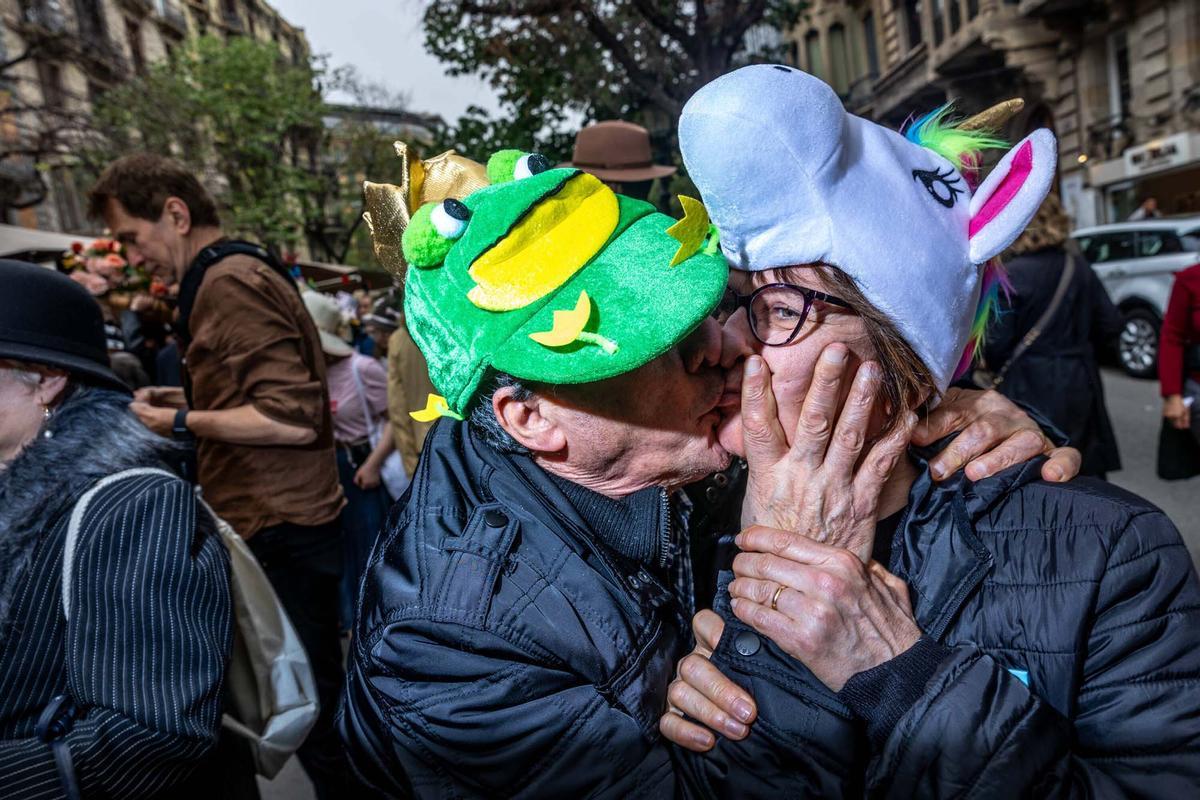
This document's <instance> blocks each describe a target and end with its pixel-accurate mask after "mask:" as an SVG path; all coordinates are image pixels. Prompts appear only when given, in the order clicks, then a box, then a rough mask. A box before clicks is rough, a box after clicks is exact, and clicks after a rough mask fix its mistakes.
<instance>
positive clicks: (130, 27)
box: [125, 17, 146, 75]
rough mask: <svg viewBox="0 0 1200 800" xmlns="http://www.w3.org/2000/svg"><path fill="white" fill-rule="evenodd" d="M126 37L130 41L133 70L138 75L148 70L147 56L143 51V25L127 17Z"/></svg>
mask: <svg viewBox="0 0 1200 800" xmlns="http://www.w3.org/2000/svg"><path fill="white" fill-rule="evenodd" d="M125 39H126V41H128V42H129V57H130V59H131V60H132V61H133V71H134V72H136V73H137V74H138V75H141V74H143V73H145V71H146V57H145V54H143V53H142V26H141V25H139V24H138V23H137V22H135V21H133V20H131V19H130V18H129V17H126V18H125Z"/></svg>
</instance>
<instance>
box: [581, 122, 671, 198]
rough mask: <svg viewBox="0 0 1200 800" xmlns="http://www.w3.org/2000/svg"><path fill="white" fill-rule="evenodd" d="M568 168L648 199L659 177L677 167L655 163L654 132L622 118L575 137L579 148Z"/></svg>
mask: <svg viewBox="0 0 1200 800" xmlns="http://www.w3.org/2000/svg"><path fill="white" fill-rule="evenodd" d="M562 166H564V167H576V168H578V169H581V170H583V171H584V172H590V173H591V174H592V175H595V176H596V177H597V178H599V179H600V180H601V181H603V182H604V183H605V185H607V186H608V188H610V189H612V190H613V191H614V192H617V193H619V194H623V195H625V196H627V197H635V198H637V199H638V200H647V199H649V197H650V189H651V186H652V185H653V183H654V181H655V180H657V179H658V178H669V177H670V176H672V175H674V174H675V172H676V168H675V167H673V166H671V165H668V164H655V163H654V156H653V153H652V152H651V147H650V132H649V131H648V130H646V129H645V128H643V127H642V126H641V125H636V124H634V123H632V122H621V121H619V120H605V121H603V122H596V123H594V124H592V125H588V126H587V127H586V128H583V129H582V130H580V131H579V133H578V134H576V136H575V150H574V152H573V153H572V154H571V160H570V161H569V162H568V163H566V164H563V165H562Z"/></svg>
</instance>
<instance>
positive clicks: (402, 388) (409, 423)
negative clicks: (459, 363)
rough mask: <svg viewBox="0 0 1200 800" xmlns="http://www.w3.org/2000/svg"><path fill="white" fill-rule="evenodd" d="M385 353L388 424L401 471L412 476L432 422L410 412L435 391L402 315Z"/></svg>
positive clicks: (427, 369)
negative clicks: (414, 416)
mask: <svg viewBox="0 0 1200 800" xmlns="http://www.w3.org/2000/svg"><path fill="white" fill-rule="evenodd" d="M387 353H388V355H387V376H388V392H387V397H388V420H389V421H390V423H391V424H390V425H389V427H390V428H391V430H392V440H393V441H394V442H395V443H396V449H397V450H399V451H400V458H401V459H402V460H403V461H404V472H405V473H406V474H408V475H410V476H411V475H415V474H416V471H417V461H419V460H420V458H421V449H422V448H423V447H424V446H425V436H426V435H427V434H428V433H429V429H430V428H432V427H433V423H432V422H421V421H420V420H416V419H413V417H412V414H411V413H410V412H413V411H417V410H419V409H422V408H424V407H425V403H426V402H427V398H428V397H429V395H431V394H434V393H435V390H434V388H433V381H431V380H430V379H429V365H428V364H427V363H426V362H425V356H424V355H423V354H422V353H421V350H420V348H418V347H417V343H416V342H414V341H413V338H412V335H411V334H410V333H409V332H408V326H407V325H406V323H405V320H404V318H403V317H402V318H401V319H400V324H399V325H398V326H397V327H396V330H395V331H393V332H392V335H391V336H390V337H388V345H387Z"/></svg>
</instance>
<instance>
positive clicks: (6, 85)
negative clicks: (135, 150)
mask: <svg viewBox="0 0 1200 800" xmlns="http://www.w3.org/2000/svg"><path fill="white" fill-rule="evenodd" d="M205 34H216V35H220V36H245V35H249V36H254V37H255V38H257V39H260V40H263V41H267V40H273V41H275V42H276V43H277V44H278V45H279V47H280V49H281V50H282V51H283V53H284V55H285V56H286V57H288V58H291V59H293V60H295V61H297V62H299V61H303V60H305V59H307V58H308V56H309V45H308V40H307V38H306V37H305V35H304V31H303V30H302V29H301V28H298V27H296V26H294V25H291V24H289V23H288V22H287V20H285V19H283V17H282V16H280V14H279V12H277V11H275V10H274V9H273V8H272V7H271V6H270V5H268V4H267V3H265V2H263V0H186V2H185V0H0V63H7V62H9V61H11V60H16V59H18V58H19V57H20V56H21V55H22V54H24V53H25V52H26V51H27V50H28V49H29V48H30V46H31V45H32V46H34V47H35V52H36V57H33V58H28V59H24V60H20V61H19V63H15V64H13V65H11V66H9V67H7V68H6V69H5V70H4V71H3V73H0V141H3V150H4V151H5V152H7V153H13V155H10V156H9V158H7V159H6V160H5V161H4V162H2V163H0V198H6V199H8V200H10V201H13V196H14V194H20V193H21V192H25V196H24V197H22V198H18V199H16V200H15V201H13V202H14V203H15V205H19V206H26V207H23V208H16V207H13V205H0V221H3V222H8V223H10V224H17V225H23V226H25V227H30V228H42V229H46V230H57V231H72V232H75V231H80V232H85V231H88V230H89V229H91V228H94V227H95V223H94V222H93V221H90V220H87V219H86V218H85V215H84V213H83V202H82V192H83V191H84V190H85V189H86V187H81V186H79V185H78V184H77V182H76V180H75V176H74V174H73V172H72V170H71V169H70V167H69V154H67V153H63V152H62V151H63V150H69V142H70V141H71V138H70V137H71V136H73V135H83V134H82V133H81V132H77V131H74V130H71V129H72V127H79V128H82V127H83V126H79V125H78V121H80V120H85V119H86V118H87V115H88V114H89V112H90V109H91V105H92V99H93V98H94V97H96V96H97V94H98V93H99V92H102V91H103V90H104V89H106V88H107V87H110V86H113V85H115V84H117V83H120V82H121V81H123V80H126V79H128V78H129V77H131V76H133V75H136V74H137V73H139V72H141V71H142V70H144V69H145V68H146V65H148V64H152V63H154V62H158V61H162V60H164V59H166V58H167V57H168V56H169V55H170V53H171V52H172V51H174V50H175V49H176V48H178V47H180V46H182V45H183V44H184V43H185V41H186V40H187V39H189V38H190V37H197V36H202V35H205ZM28 109H33V110H28ZM64 129H65V130H64ZM51 131H56V133H55V134H54V135H55V136H56V137H57V142H58V145H57V146H56V147H55V148H52V149H54V150H58V151H59V153H58V154H55V153H53V152H50V153H47V152H45V150H46V149H47V148H45V147H44V140H45V137H46V136H47V135H48V132H51ZM39 139H41V140H42V141H39ZM64 143H65V145H66V146H65V147H64ZM39 150H41V151H42V152H37V151H39ZM21 151H28V152H27V153H22V152H21ZM35 153H36V155H35ZM35 159H36V161H37V162H39V163H35ZM34 170H37V171H38V172H37V173H35V172H34ZM38 174H40V178H41V180H40V181H38V179H37V177H38ZM18 183H20V184H21V188H14V187H15V186H16V184H18ZM39 184H40V185H41V187H42V189H41V191H43V192H44V197H43V198H42V199H41V201H40V202H37V203H35V204H33V205H27V203H28V202H29V200H31V199H34V198H35V197H36V194H37V191H38V186H39ZM31 187H32V188H31Z"/></svg>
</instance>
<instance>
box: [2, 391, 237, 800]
mask: <svg viewBox="0 0 1200 800" xmlns="http://www.w3.org/2000/svg"><path fill="white" fill-rule="evenodd" d="M126 402H127V399H125V398H121V397H120V396H119V395H115V394H113V393H108V392H101V391H98V390H91V391H89V392H88V393H86V394H85V395H83V396H82V397H79V396H77V397H75V398H72V400H71V401H69V402H68V403H67V404H64V406H63V408H62V409H61V410H60V412H59V413H58V415H56V418H55V419H54V421H53V422H52V427H53V429H54V434H55V435H54V438H52V439H38V440H37V441H35V443H34V444H33V445H31V446H30V447H29V448H27V449H26V450H25V451H24V452H23V453H22V454H21V455H20V456H18V458H17V459H15V460H14V461H13V462H12V464H11V465H10V466H9V468H8V469H6V470H5V471H3V472H0V541H2V542H3V544H4V547H3V550H0V569H2V570H3V575H2V580H3V582H2V583H0V687H3V691H2V692H0V787H3V788H2V789H0V793H2V794H3V795H4V797H6V798H43V797H45V798H51V797H61V796H62V792H63V790H62V787H61V783H60V780H59V776H58V773H57V770H56V767H55V762H54V758H53V755H52V753H51V750H50V748H49V747H48V746H47V745H46V744H44V743H42V742H41V741H40V740H38V739H37V738H36V736H35V733H34V728H35V725H36V723H37V720H38V717H39V715H40V714H41V712H42V710H43V709H44V708H45V706H46V704H47V702H48V701H49V700H50V699H51V698H52V697H54V696H56V695H59V694H64V693H65V694H69V695H70V696H71V697H72V698H73V699H74V700H75V702H76V703H77V704H78V705H79V706H80V707H81V708H82V714H81V716H80V718H79V719H78V720H77V721H76V722H75V725H74V728H73V729H72V731H71V732H70V733H69V734H68V737H67V738H68V744H69V746H70V749H71V755H72V758H73V760H74V763H75V769H76V774H77V776H78V779H79V782H80V786H81V789H82V792H83V796H84V797H85V798H90V797H119V798H135V797H154V796H162V795H165V796H171V797H178V796H180V792H179V787H180V784H181V783H182V782H183V781H185V780H187V779H188V778H189V776H190V775H191V774H192V773H194V772H195V771H196V769H197V767H198V766H199V765H201V764H202V763H203V762H204V761H205V759H206V758H208V757H209V755H210V753H211V752H212V750H213V747H214V745H215V742H216V733H217V729H218V724H219V719H220V709H221V697H222V682H223V677H224V672H225V668H226V664H227V662H228V656H229V648H230V644H231V636H232V618H231V613H232V612H231V605H230V597H229V565H228V555H227V553H226V551H225V548H224V545H223V544H222V543H221V542H220V539H219V538H218V537H217V535H216V533H215V531H212V530H206V529H205V528H206V527H208V526H202V527H201V528H200V529H199V530H198V529H197V517H196V501H195V497H194V495H193V494H192V491H191V487H190V486H189V485H188V484H186V483H184V482H183V481H181V480H178V479H172V478H168V477H166V476H163V475H150V476H139V477H134V478H130V479H127V480H122V481H118V482H116V483H114V484H112V485H110V486H108V487H105V488H104V489H103V490H101V491H100V492H99V493H97V494H96V495H95V497H94V498H93V500H92V503H91V505H90V506H89V507H88V509H87V513H86V514H85V515H84V518H83V521H82V523H83V524H82V525H81V528H80V531H81V532H80V537H79V542H78V545H77V548H76V550H75V555H74V558H73V564H74V571H73V575H72V579H71V583H70V586H69V587H68V591H69V592H70V594H71V604H72V606H71V607H72V611H71V618H70V620H69V621H67V620H65V619H64V617H63V609H62V564H63V544H64V540H65V538H66V531H67V525H68V520H69V517H70V512H71V509H72V507H73V505H74V500H75V498H77V497H78V496H79V495H80V494H81V493H82V492H83V491H85V490H86V489H87V488H88V487H89V486H90V485H92V484H94V483H95V481H96V480H97V479H99V478H101V477H103V476H104V475H107V474H112V473H114V472H117V471H120V470H122V469H126V468H129V467H133V466H159V465H160V464H161V462H160V461H159V459H158V458H157V454H156V453H155V448H157V447H160V446H161V442H162V440H155V438H154V437H151V436H150V435H149V434H148V432H145V431H144V429H142V430H139V429H138V427H139V426H137V424H136V422H134V421H132V420H131V419H129V418H128V416H127V412H126V411H125V408H124V405H125V403H126ZM173 787H174V788H173Z"/></svg>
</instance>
